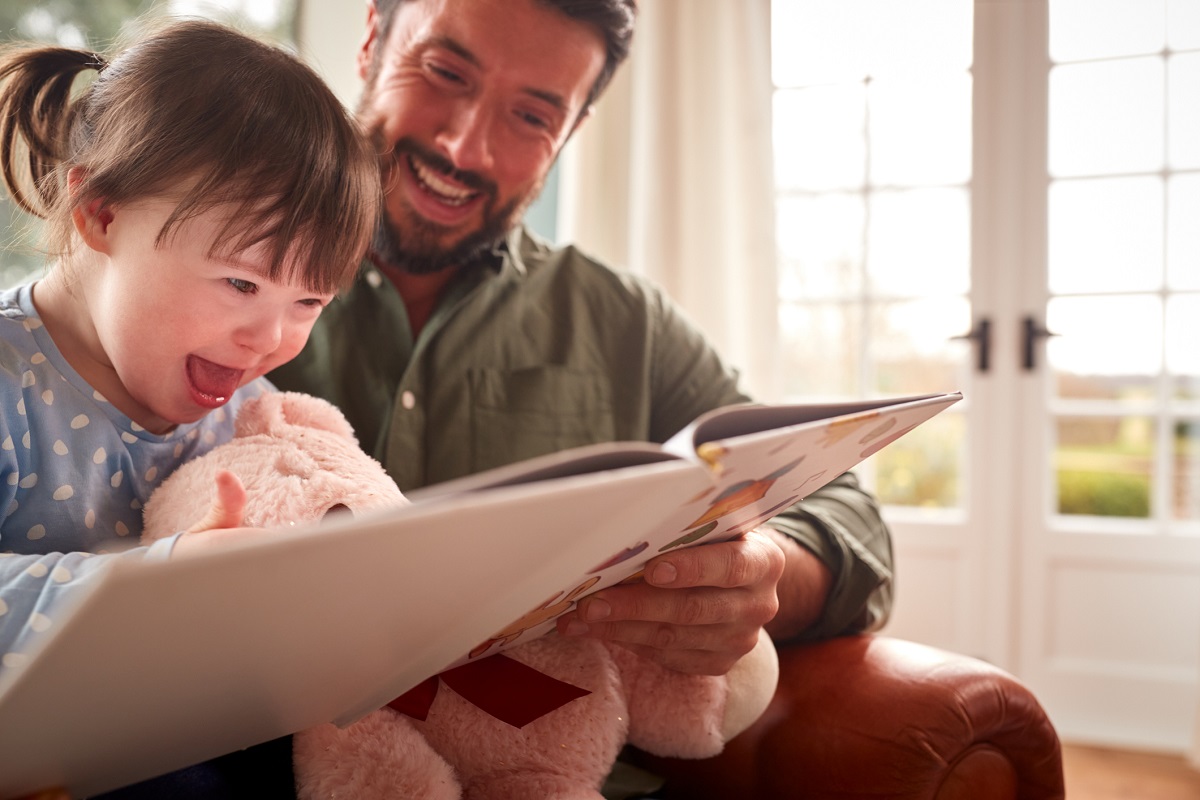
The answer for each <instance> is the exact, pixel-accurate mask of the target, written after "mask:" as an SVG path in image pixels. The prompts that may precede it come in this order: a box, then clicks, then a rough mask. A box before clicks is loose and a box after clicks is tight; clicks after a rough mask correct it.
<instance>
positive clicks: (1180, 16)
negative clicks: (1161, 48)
mask: <svg viewBox="0 0 1200 800" xmlns="http://www.w3.org/2000/svg"><path fill="white" fill-rule="evenodd" d="M1167 47H1169V48H1171V49H1172V50H1191V49H1196V48H1200V0H1167Z"/></svg>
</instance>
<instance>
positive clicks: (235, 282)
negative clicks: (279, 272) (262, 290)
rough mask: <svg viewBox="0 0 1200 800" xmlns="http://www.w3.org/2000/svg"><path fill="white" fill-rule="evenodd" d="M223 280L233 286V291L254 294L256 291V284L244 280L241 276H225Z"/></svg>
mask: <svg viewBox="0 0 1200 800" xmlns="http://www.w3.org/2000/svg"><path fill="white" fill-rule="evenodd" d="M225 281H226V283H228V284H229V285H230V286H231V287H232V288H233V290H234V291H235V292H240V293H241V294H254V293H255V292H257V291H258V285H257V284H254V283H251V282H250V281H244V280H242V279H241V278H226V279H225Z"/></svg>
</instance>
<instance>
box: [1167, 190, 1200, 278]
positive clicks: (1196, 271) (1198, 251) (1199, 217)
mask: <svg viewBox="0 0 1200 800" xmlns="http://www.w3.org/2000/svg"><path fill="white" fill-rule="evenodd" d="M1167 191H1168V192H1169V196H1168V199H1167V202H1168V204H1169V205H1168V207H1167V285H1168V286H1169V287H1170V288H1172V289H1200V175H1177V176H1174V177H1172V178H1171V180H1170V182H1169V183H1168V184H1167Z"/></svg>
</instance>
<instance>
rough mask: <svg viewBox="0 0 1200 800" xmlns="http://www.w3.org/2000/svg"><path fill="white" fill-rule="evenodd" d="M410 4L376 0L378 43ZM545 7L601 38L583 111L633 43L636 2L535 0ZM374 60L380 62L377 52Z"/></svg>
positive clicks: (392, 0)
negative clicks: (599, 62)
mask: <svg viewBox="0 0 1200 800" xmlns="http://www.w3.org/2000/svg"><path fill="white" fill-rule="evenodd" d="M411 1H412V0H376V2H375V10H376V12H377V13H378V16H379V40H380V41H385V40H386V39H387V37H388V34H389V33H390V32H391V30H392V21H393V20H394V19H395V18H396V9H398V8H399V7H400V5H401V4H403V3H406V2H411ZM538 2H539V3H541V4H542V5H544V6H548V7H550V8H554V9H557V10H558V11H559V12H561V13H563V14H566V15H567V16H568V17H570V18H571V19H574V20H579V21H580V22H583V23H585V24H587V25H591V26H592V27H593V28H595V29H596V31H597V32H599V33H600V35H601V36H602V37H603V38H604V50H605V53H604V68H603V69H601V70H600V74H599V75H598V76H597V77H596V82H595V83H593V84H592V88H591V90H590V91H589V92H588V96H587V102H586V103H584V106H583V109H584V110H586V109H587V108H588V107H589V106H591V105H592V104H593V103H594V102H596V99H597V98H598V97H599V96H600V94H601V92H603V91H604V88H605V87H606V86H608V82H609V81H610V80H612V76H613V73H615V72H616V71H617V67H618V66H620V64H621V62H622V61H624V60H625V58H626V56H628V55H629V47H630V44H631V43H632V42H633V24H634V20H635V18H636V17H637V0H538ZM375 58H376V59H379V58H382V54H381V52H380V50H376V53H375Z"/></svg>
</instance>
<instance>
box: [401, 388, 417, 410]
mask: <svg viewBox="0 0 1200 800" xmlns="http://www.w3.org/2000/svg"><path fill="white" fill-rule="evenodd" d="M400 405H402V406H404V407H405V408H406V409H408V410H409V411H412V410H413V409H414V408H415V407H416V405H417V398H416V397H415V396H414V395H413V393H412V392H405V393H404V394H402V395H400Z"/></svg>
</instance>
